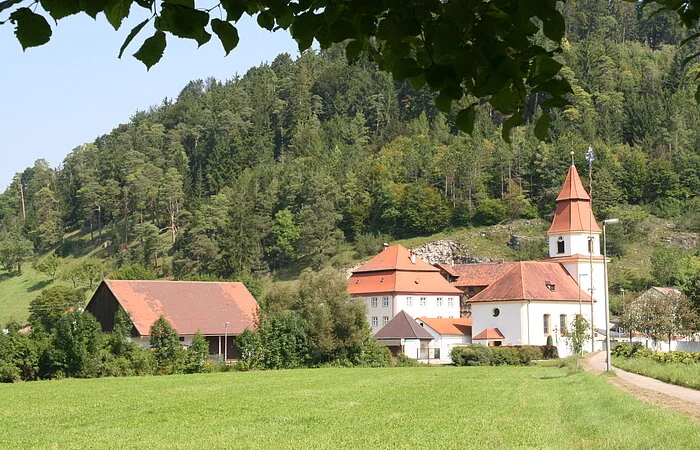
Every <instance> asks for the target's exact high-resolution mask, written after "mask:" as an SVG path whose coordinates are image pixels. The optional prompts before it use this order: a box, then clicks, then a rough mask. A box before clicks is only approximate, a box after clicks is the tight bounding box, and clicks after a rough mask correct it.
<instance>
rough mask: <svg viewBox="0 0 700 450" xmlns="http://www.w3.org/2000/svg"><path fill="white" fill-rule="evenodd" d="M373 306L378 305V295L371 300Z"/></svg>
mask: <svg viewBox="0 0 700 450" xmlns="http://www.w3.org/2000/svg"><path fill="white" fill-rule="evenodd" d="M370 303H371V305H372V308H376V307H377V297H372V300H371V301H370Z"/></svg>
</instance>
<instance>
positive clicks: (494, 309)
mask: <svg viewBox="0 0 700 450" xmlns="http://www.w3.org/2000/svg"><path fill="white" fill-rule="evenodd" d="M500 313H501V310H500V309H498V308H493V317H498V315H499V314H500Z"/></svg>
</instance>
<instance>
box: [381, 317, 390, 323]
mask: <svg viewBox="0 0 700 450" xmlns="http://www.w3.org/2000/svg"><path fill="white" fill-rule="evenodd" d="M387 323H389V316H384V317H382V325H386V324H387Z"/></svg>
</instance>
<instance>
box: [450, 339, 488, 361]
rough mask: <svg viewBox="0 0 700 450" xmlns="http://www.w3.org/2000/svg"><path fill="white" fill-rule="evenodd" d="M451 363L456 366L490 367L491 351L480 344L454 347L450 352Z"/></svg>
mask: <svg viewBox="0 0 700 450" xmlns="http://www.w3.org/2000/svg"><path fill="white" fill-rule="evenodd" d="M450 357H451V358H452V362H454V364H455V365H457V366H490V365H491V350H490V348H489V347H486V346H485V345H480V344H470V345H467V346H464V347H454V348H453V349H452V350H451V351H450Z"/></svg>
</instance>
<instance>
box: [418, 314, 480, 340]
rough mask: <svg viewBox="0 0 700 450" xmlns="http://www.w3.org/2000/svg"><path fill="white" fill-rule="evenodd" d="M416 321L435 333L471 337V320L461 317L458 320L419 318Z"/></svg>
mask: <svg viewBox="0 0 700 450" xmlns="http://www.w3.org/2000/svg"><path fill="white" fill-rule="evenodd" d="M418 320H420V321H421V322H423V323H424V324H426V325H427V326H429V327H430V328H432V329H433V330H435V331H436V332H437V333H439V334H442V335H445V334H459V335H465V336H471V334H472V319H471V318H467V317H463V318H459V319H449V318H433V317H420V318H419V319H418Z"/></svg>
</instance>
